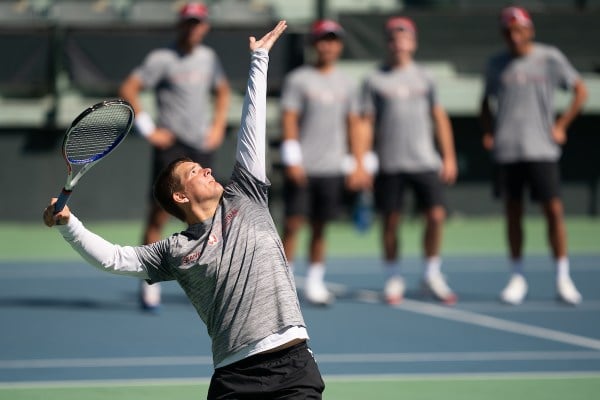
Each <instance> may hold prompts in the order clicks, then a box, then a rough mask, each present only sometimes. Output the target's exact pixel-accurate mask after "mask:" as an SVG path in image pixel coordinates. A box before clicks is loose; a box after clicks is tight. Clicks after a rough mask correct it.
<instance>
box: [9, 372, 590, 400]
mask: <svg viewBox="0 0 600 400" xmlns="http://www.w3.org/2000/svg"><path fill="white" fill-rule="evenodd" d="M207 390H208V384H193V383H183V384H153V383H151V382H147V383H144V384H142V383H132V384H129V385H119V384H114V385H110V384H106V385H102V386H94V385H93V384H90V386H88V387H84V386H78V387H77V386H76V387H60V384H53V385H52V386H49V387H35V388H21V389H19V388H0V399H2V400H80V399H85V400H100V399H102V400H104V399H111V400H138V399H139V400H159V399H170V400H183V399H203V398H205V394H206V392H207ZM599 393H600V377H599V376H595V377H594V376H573V377H565V376H551V375H549V376H547V377H535V376H534V377H527V376H525V377H508V376H507V377H501V376H500V377H485V376H482V377H477V376H474V377H461V376H456V377H444V378H422V379H419V378H417V379H415V378H397V379H393V378H385V379H376V380H373V379H362V378H360V377H356V378H347V379H338V380H335V379H333V380H330V381H328V383H327V387H326V391H325V393H324V396H323V398H324V399H325V400H355V399H356V400H358V399H376V400H398V399H411V400H428V399H444V400H470V399H473V400H481V399H486V400H505V399H527V400H565V399H569V400H592V399H597V398H598V394H599ZM257 400H259V399H258V398H257Z"/></svg>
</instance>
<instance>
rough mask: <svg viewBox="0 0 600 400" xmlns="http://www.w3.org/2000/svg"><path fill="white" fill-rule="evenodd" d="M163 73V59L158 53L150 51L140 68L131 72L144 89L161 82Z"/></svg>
mask: <svg viewBox="0 0 600 400" xmlns="http://www.w3.org/2000/svg"><path fill="white" fill-rule="evenodd" d="M164 73H165V62H164V57H163V56H162V55H161V53H160V52H159V51H156V50H155V51H152V52H150V54H148V55H147V56H146V58H145V59H144V61H143V62H142V64H141V65H140V66H138V67H137V68H136V69H134V70H133V73H132V74H133V75H136V76H137V77H138V78H140V80H141V81H142V84H143V85H144V87H146V88H153V87H155V86H156V85H158V83H159V82H160V81H161V79H162V78H163V76H164Z"/></svg>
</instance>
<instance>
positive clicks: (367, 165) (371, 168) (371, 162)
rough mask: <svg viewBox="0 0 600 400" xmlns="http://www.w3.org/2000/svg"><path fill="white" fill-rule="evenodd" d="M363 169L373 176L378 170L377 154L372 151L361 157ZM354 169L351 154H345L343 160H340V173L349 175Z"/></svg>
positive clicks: (354, 162)
mask: <svg viewBox="0 0 600 400" xmlns="http://www.w3.org/2000/svg"><path fill="white" fill-rule="evenodd" d="M362 165H363V168H364V169H365V171H367V173H369V174H371V175H374V174H375V173H377V171H378V170H379V158H378V157H377V154H375V153H374V152H372V151H369V152H367V153H365V154H364V155H363V162H362ZM355 169H356V159H355V158H354V156H353V155H352V154H346V156H345V157H344V159H343V160H342V171H344V173H345V174H346V175H349V174H351V173H352V172H354V170H355Z"/></svg>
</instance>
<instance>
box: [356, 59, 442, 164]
mask: <svg viewBox="0 0 600 400" xmlns="http://www.w3.org/2000/svg"><path fill="white" fill-rule="evenodd" d="M437 104H438V99H437V94H436V87H435V84H434V81H433V79H432V77H431V76H430V75H429V74H428V73H427V71H425V69H424V68H422V67H421V66H420V65H418V64H417V63H415V62H412V63H411V64H409V65H407V66H406V67H404V68H389V67H387V66H382V67H380V68H378V69H377V70H376V71H374V72H372V73H371V74H370V75H369V76H368V77H367V78H366V79H365V82H364V85H363V91H362V112H363V113H364V114H366V115H373V116H374V119H375V126H374V138H373V139H374V149H375V152H376V153H377V156H378V157H379V166H380V170H381V171H382V172H386V173H397V172H425V171H432V170H438V169H439V168H440V155H439V153H438V151H437V149H436V146H435V140H434V131H433V129H434V127H433V119H432V109H433V107H434V106H435V105H437Z"/></svg>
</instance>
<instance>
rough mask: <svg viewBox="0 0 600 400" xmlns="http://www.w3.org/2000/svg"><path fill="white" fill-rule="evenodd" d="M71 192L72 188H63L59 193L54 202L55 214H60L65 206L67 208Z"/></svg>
mask: <svg viewBox="0 0 600 400" xmlns="http://www.w3.org/2000/svg"><path fill="white" fill-rule="evenodd" d="M71 192H72V191H71V190H67V189H65V188H63V190H62V191H61V192H60V194H59V195H58V200H56V203H54V214H58V213H59V212H61V211H62V209H63V208H65V205H67V201H69V197H71Z"/></svg>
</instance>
